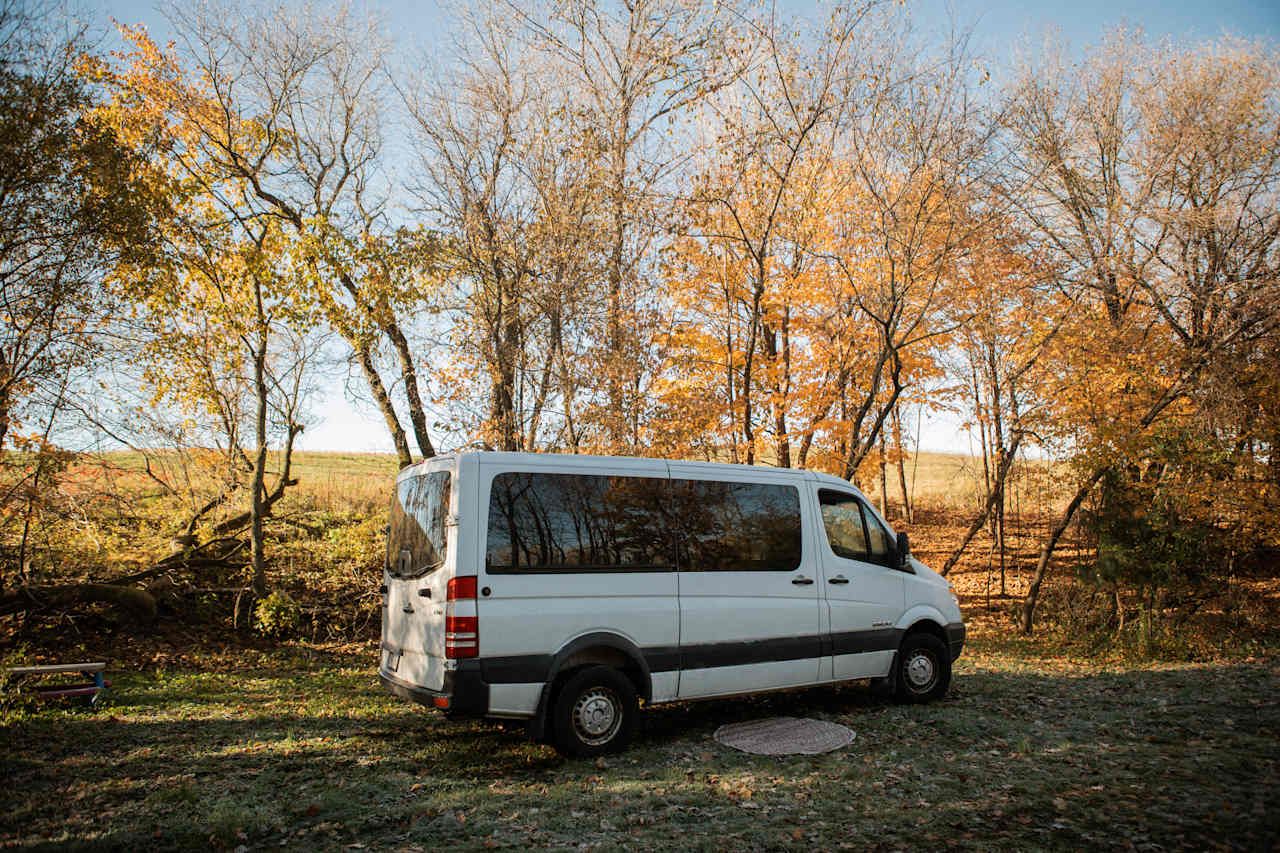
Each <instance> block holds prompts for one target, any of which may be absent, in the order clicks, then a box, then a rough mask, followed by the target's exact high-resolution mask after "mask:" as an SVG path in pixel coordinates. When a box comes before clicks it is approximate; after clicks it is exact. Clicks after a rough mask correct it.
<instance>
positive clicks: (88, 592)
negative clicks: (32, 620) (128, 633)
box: [0, 583, 156, 624]
mask: <svg viewBox="0 0 1280 853" xmlns="http://www.w3.org/2000/svg"><path fill="white" fill-rule="evenodd" d="M88 602H99V603H102V604H110V605H112V606H113V607H116V608H119V609H121V610H124V611H125V612H127V613H129V614H131V615H132V616H133V617H134V618H135V619H137V620H138V621H139V622H142V623H144V624H150V623H151V622H153V621H155V618H156V600H155V597H154V596H152V595H151V593H149V592H147V591H146V590H142V589H137V588H136V587H131V586H114V585H112V584H104V583H81V584H70V585H67V586H23V587H19V588H17V589H15V590H12V591H7V592H4V593H3V594H0V613H3V614H8V613H17V612H19V611H23V610H30V609H35V608H39V607H66V606H69V605H73V604H82V603H88Z"/></svg>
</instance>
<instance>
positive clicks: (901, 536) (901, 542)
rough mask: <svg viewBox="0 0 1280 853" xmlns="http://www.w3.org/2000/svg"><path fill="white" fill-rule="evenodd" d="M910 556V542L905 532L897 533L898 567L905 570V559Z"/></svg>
mask: <svg viewBox="0 0 1280 853" xmlns="http://www.w3.org/2000/svg"><path fill="white" fill-rule="evenodd" d="M910 556H911V540H910V539H908V538H907V534H906V532H905V531H901V530H900V531H898V565H900V566H902V567H903V568H906V567H907V565H908V563H907V558H908V557H910Z"/></svg>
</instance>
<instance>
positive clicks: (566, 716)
mask: <svg viewBox="0 0 1280 853" xmlns="http://www.w3.org/2000/svg"><path fill="white" fill-rule="evenodd" d="M552 713H553V720H552V722H553V726H554V731H555V735H556V749H558V750H559V751H560V752H561V753H562V754H564V755H569V756H573V757H575V758H590V757H592V756H596V755H603V754H605V753H608V752H620V751H622V750H623V749H624V748H625V747H626V745H627V744H628V743H630V742H631V738H632V736H633V735H634V734H635V729H636V718H637V716H638V715H639V713H640V711H639V708H638V707H637V703H636V689H635V687H633V686H632V684H631V682H630V681H629V680H628V679H627V677H626V676H625V675H623V674H622V673H620V672H618V671H617V670H616V669H612V668H611V667H607V666H590V667H587V668H585V669H581V670H578V671H577V672H575V673H574V674H573V675H571V676H569V679H568V680H567V681H565V683H564V685H563V686H562V687H561V688H560V691H559V692H558V693H557V694H556V703H555V708H554V709H553V712H552Z"/></svg>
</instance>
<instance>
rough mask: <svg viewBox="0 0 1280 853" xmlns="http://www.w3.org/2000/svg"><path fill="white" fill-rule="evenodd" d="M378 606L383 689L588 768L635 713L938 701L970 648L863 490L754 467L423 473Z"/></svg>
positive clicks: (409, 492) (443, 467) (425, 468)
mask: <svg viewBox="0 0 1280 853" xmlns="http://www.w3.org/2000/svg"><path fill="white" fill-rule="evenodd" d="M382 591H383V600H382V607H383V616H382V651H381V654H382V662H381V667H380V670H379V675H380V677H381V680H382V682H383V684H384V685H386V687H387V688H388V689H389V690H391V691H392V692H393V693H395V694H397V695H399V696H403V697H405V698H408V699H413V700H415V701H417V702H421V703H422V704H424V705H428V706H432V707H435V708H440V709H442V710H444V711H445V712H446V713H449V714H459V715H479V716H486V717H504V718H515V719H527V720H529V721H530V723H529V727H530V733H531V734H532V735H533V736H534V737H535V738H537V739H539V740H544V741H549V742H552V743H554V744H555V745H556V747H557V748H558V749H559V750H560V751H561V752H564V753H566V754H569V755H577V756H590V755H596V754H599V753H603V752H612V751H617V750H619V749H621V748H623V747H624V746H625V745H626V744H627V742H628V741H629V740H630V738H631V736H632V734H633V733H634V730H635V727H636V722H637V715H638V704H639V700H643V701H644V703H645V704H646V705H657V704H661V703H664V702H680V701H685V700H689V699H704V698H711V697H722V696H732V695H740V694H746V693H758V692H763V691H770V690H783V689H788V688H796V687H806V686H810V685H817V684H830V683H834V682H841V681H850V680H856V679H868V678H869V679H889V680H891V683H892V686H893V689H894V692H895V694H896V695H897V697H898V698H899V699H901V700H903V701H907V702H923V701H928V700H931V699H935V698H937V697H939V696H941V695H942V694H943V693H945V692H946V690H947V686H948V684H949V683H950V680H951V662H952V661H953V660H955V658H957V657H958V656H959V655H960V651H961V648H962V647H963V645H964V638H965V628H964V622H963V621H962V620H961V616H960V608H959V606H958V601H957V599H956V597H955V595H954V593H953V591H952V589H951V585H950V584H949V583H947V581H946V580H945V579H943V578H942V577H941V576H939V575H937V574H935V573H934V572H933V571H931V570H930V569H928V568H927V567H926V566H925V565H924V564H922V563H920V562H919V561H917V560H915V559H912V558H911V557H910V555H909V554H908V545H907V537H906V534H897V535H896V536H895V535H894V533H893V531H892V528H890V527H889V525H888V524H886V523H885V521H884V519H882V518H881V517H880V516H879V515H878V514H877V513H876V511H875V509H874V508H873V507H872V506H871V503H870V502H869V501H868V500H867V499H866V498H865V497H864V496H863V495H862V494H861V493H860V492H859V491H858V490H857V489H856V488H854V487H853V486H852V485H851V484H849V483H848V482H846V481H844V480H840V479H837V478H836V477H831V476H827V475H825V474H816V473H813V472H811V471H794V470H788V469H780V468H762V467H753V466H747V465H724V464H712V463H702V462H668V461H664V460H660V459H633V458H618V457H602V456H568V455H553V454H532V453H489V452H483V453H480V452H477V453H460V454H456V455H450V456H438V457H435V458H434V459H429V460H427V461H425V462H422V463H420V464H417V465H414V466H412V467H409V468H406V469H404V470H403V471H402V472H401V473H400V476H399V478H398V479H397V481H396V494H395V498H394V500H393V501H392V505H391V524H390V527H389V535H388V542H387V567H386V580H385V583H384V585H383V587H382Z"/></svg>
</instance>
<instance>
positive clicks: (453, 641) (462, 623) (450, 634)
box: [444, 575, 480, 658]
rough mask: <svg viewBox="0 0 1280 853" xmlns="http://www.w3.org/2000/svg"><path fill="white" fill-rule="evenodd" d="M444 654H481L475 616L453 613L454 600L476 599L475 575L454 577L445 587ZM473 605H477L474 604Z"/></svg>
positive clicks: (469, 655) (446, 655)
mask: <svg viewBox="0 0 1280 853" xmlns="http://www.w3.org/2000/svg"><path fill="white" fill-rule="evenodd" d="M444 597H445V601H446V602H448V603H447V604H445V611H444V656H445V657H447V658H473V657H476V656H477V655H478V654H480V629H479V628H480V626H479V621H480V620H479V619H478V618H477V617H475V616H455V615H453V609H454V602H456V601H472V602H474V601H475V600H476V578H475V575H470V576H463V577H456V578H452V579H450V581H449V584H448V586H446V587H445V594H444ZM471 607H475V605H474V604H472V605H471Z"/></svg>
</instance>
